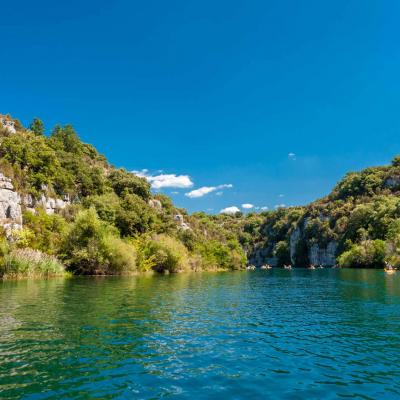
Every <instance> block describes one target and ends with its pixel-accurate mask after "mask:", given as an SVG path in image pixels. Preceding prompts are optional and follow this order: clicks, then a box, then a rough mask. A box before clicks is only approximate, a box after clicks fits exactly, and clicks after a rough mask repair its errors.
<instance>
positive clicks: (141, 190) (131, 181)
mask: <svg viewBox="0 0 400 400" xmlns="http://www.w3.org/2000/svg"><path fill="white" fill-rule="evenodd" d="M108 179H109V182H110V184H111V187H112V188H113V189H114V191H115V193H117V195H118V196H122V195H123V194H125V193H129V194H136V195H137V196H139V197H141V198H142V199H144V200H145V201H147V200H148V199H149V198H150V185H149V183H148V182H147V181H146V180H145V179H144V178H140V177H138V176H136V175H134V174H132V173H130V172H127V171H125V170H124V169H116V170H113V171H112V172H111V173H110V175H109V177H108Z"/></svg>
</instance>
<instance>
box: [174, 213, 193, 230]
mask: <svg viewBox="0 0 400 400" xmlns="http://www.w3.org/2000/svg"><path fill="white" fill-rule="evenodd" d="M174 221H176V222H177V224H178V227H179V228H180V229H183V230H187V229H191V228H190V226H189V224H187V223H186V222H185V220H184V218H183V215H182V214H176V215H174Z"/></svg>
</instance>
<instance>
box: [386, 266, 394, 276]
mask: <svg viewBox="0 0 400 400" xmlns="http://www.w3.org/2000/svg"><path fill="white" fill-rule="evenodd" d="M385 272H386V273H387V274H388V275H391V274H395V273H396V270H395V269H386V268H385Z"/></svg>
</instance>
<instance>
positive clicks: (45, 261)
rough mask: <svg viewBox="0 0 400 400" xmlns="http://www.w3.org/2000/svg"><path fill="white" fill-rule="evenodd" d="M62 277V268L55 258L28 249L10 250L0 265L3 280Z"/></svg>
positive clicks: (63, 273) (63, 270) (63, 271)
mask: <svg viewBox="0 0 400 400" xmlns="http://www.w3.org/2000/svg"><path fill="white" fill-rule="evenodd" d="M63 275H65V269H64V266H63V265H62V264H61V263H60V262H59V261H58V260H57V258H55V257H54V256H50V255H48V254H44V253H42V252H40V251H38V250H32V249H29V248H24V249H13V250H11V251H10V252H8V253H7V254H5V255H4V257H3V259H2V262H1V264H0V277H2V278H3V279H8V278H27V277H28V278H36V277H50V276H63Z"/></svg>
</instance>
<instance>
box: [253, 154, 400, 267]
mask: <svg viewBox="0 0 400 400" xmlns="http://www.w3.org/2000/svg"><path fill="white" fill-rule="evenodd" d="M399 195H400V158H399V157H396V158H395V159H394V160H393V161H392V164H391V165H388V166H382V167H372V168H367V169H365V170H362V171H360V172H351V173H348V174H347V175H346V176H345V177H344V178H343V179H342V180H341V181H340V182H339V183H338V184H337V185H336V186H335V187H334V188H333V190H332V192H331V193H330V194H329V195H328V196H326V197H324V198H322V199H320V200H317V201H315V202H313V203H311V204H309V205H307V206H305V207H291V208H285V209H279V210H277V211H274V212H270V213H268V214H267V215H266V218H265V220H264V221H263V223H262V224H261V225H260V226H259V228H258V237H256V238H255V241H254V244H253V249H252V251H251V252H250V254H249V258H250V261H251V262H253V263H255V264H262V263H266V262H269V263H272V264H276V265H283V264H289V263H292V264H294V265H295V266H297V267H307V266H309V265H310V264H311V265H326V266H333V265H335V264H337V263H338V264H339V265H340V266H343V267H377V268H380V267H383V266H384V263H385V261H386V262H389V263H391V264H393V265H395V266H399V265H400V197H399Z"/></svg>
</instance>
